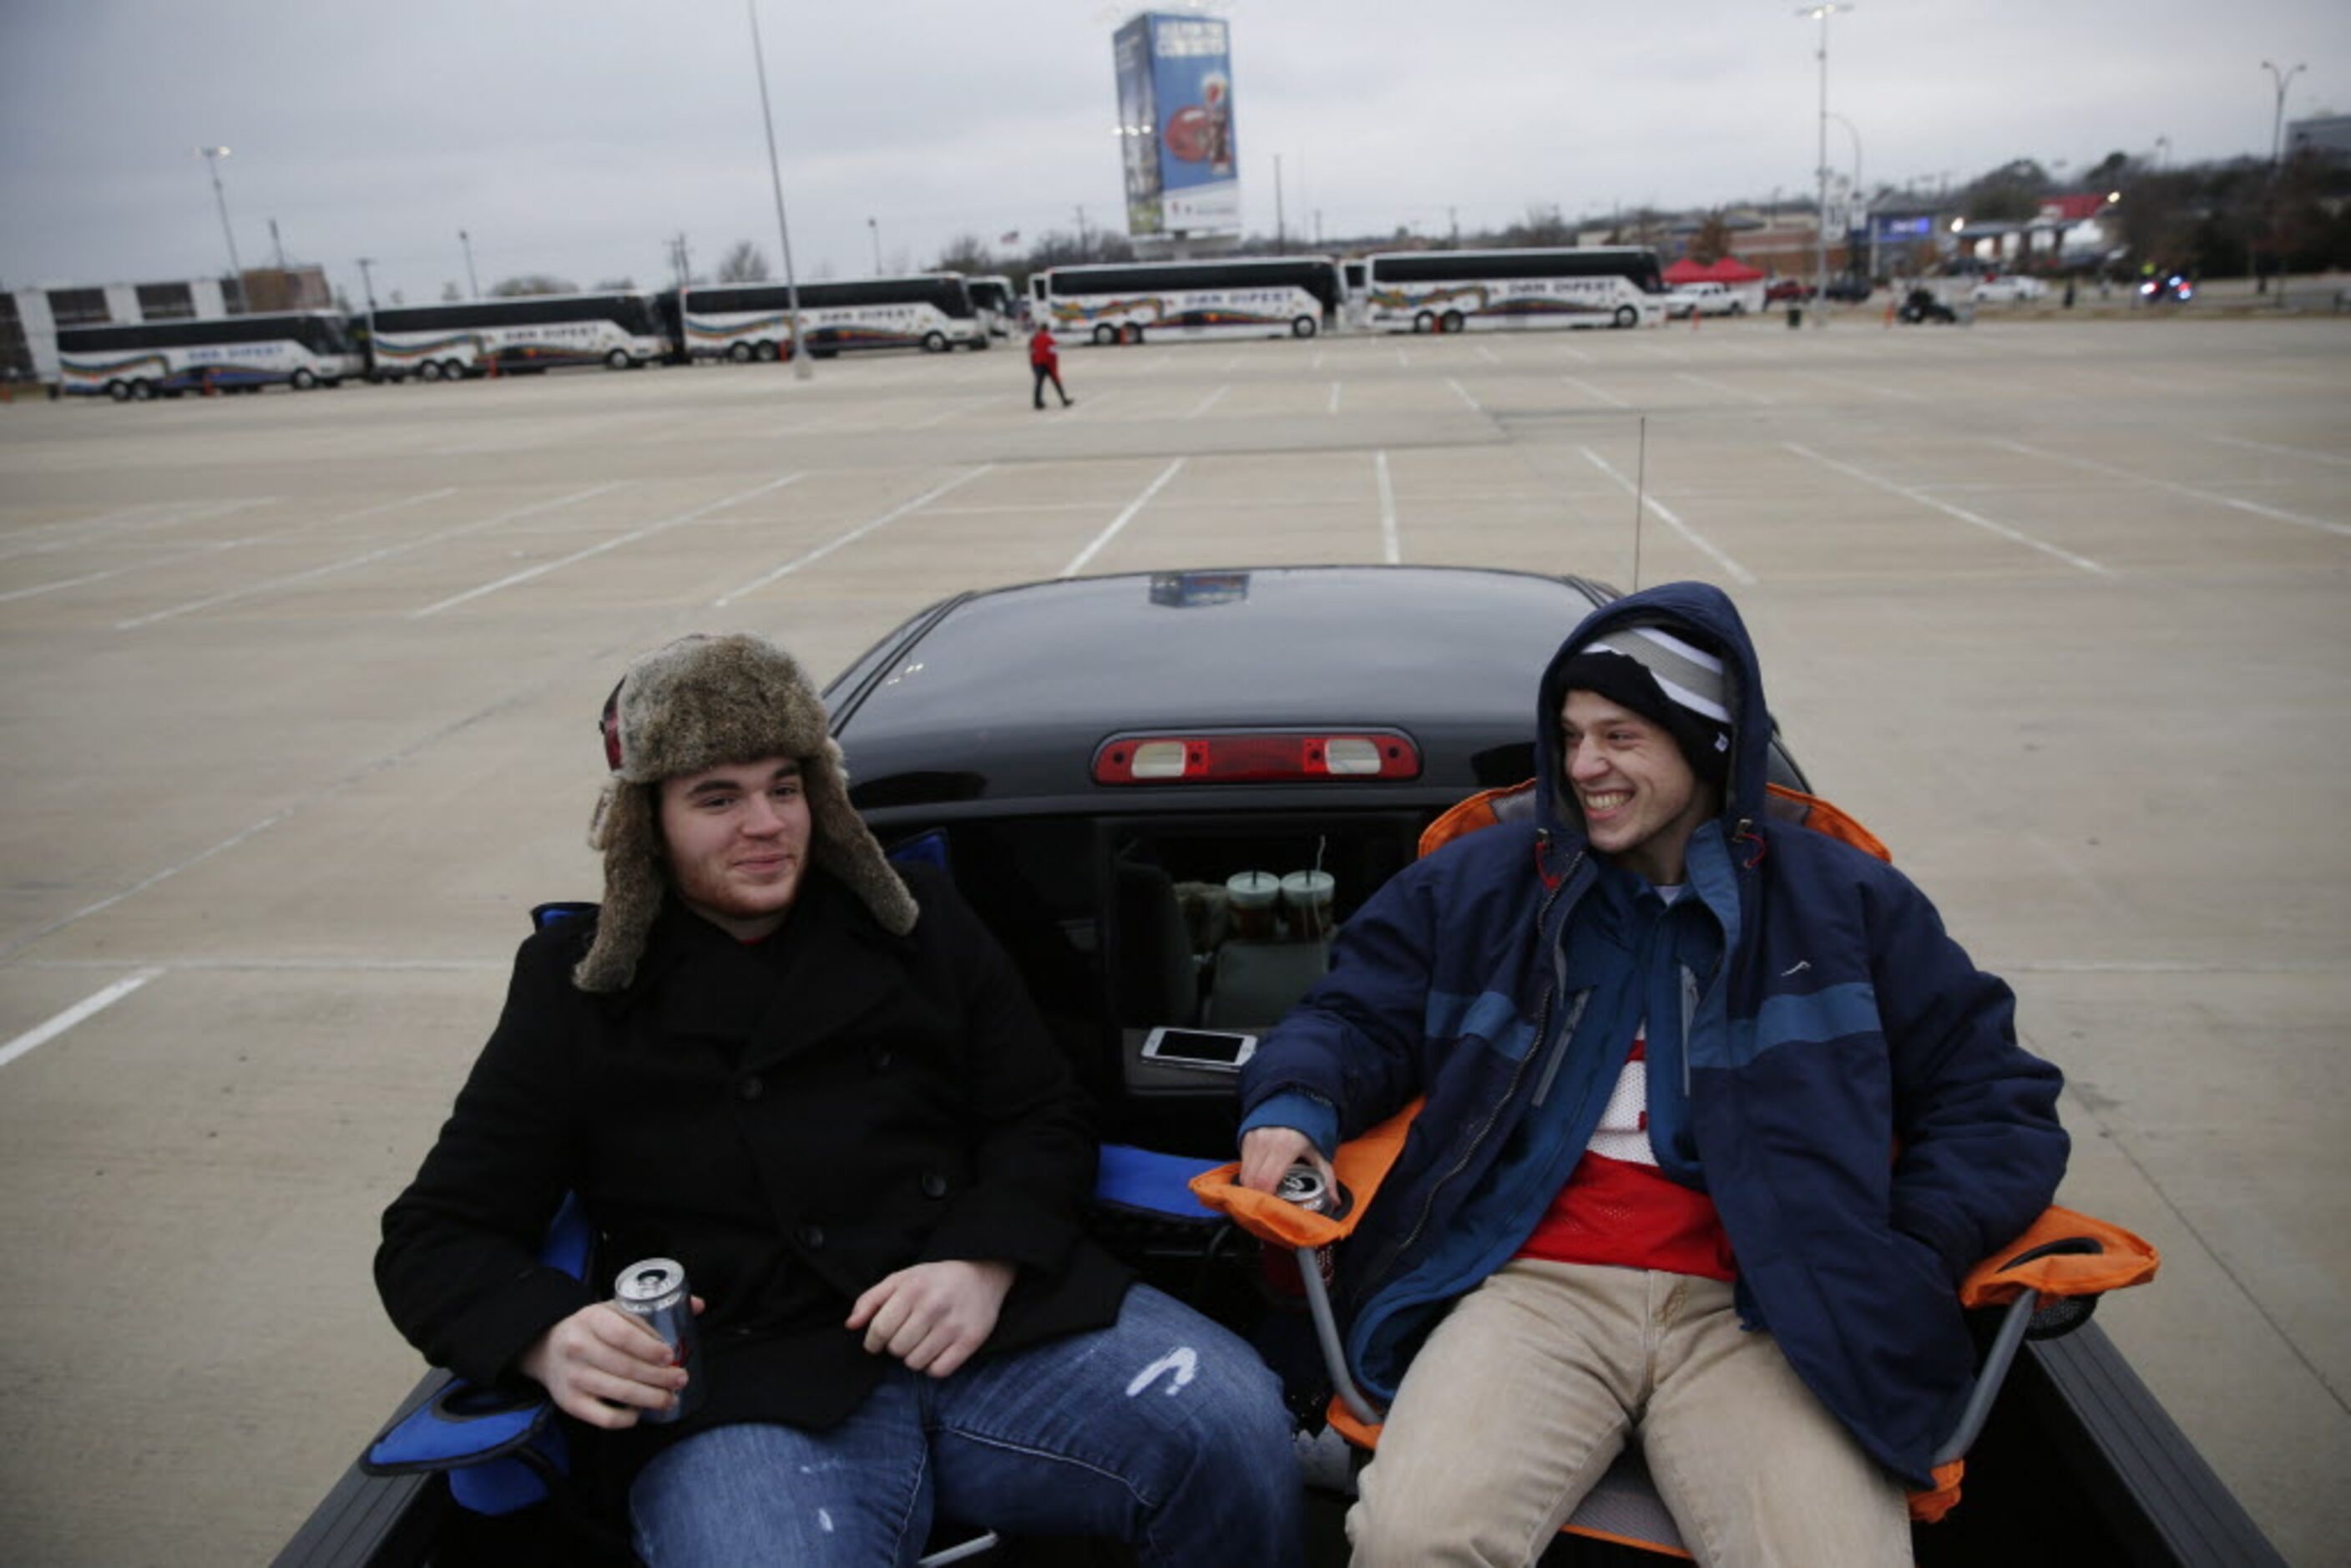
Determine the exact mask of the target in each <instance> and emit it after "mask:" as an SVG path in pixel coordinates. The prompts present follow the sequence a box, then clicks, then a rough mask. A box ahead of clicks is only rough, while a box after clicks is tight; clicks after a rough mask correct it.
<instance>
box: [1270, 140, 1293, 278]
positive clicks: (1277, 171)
mask: <svg viewBox="0 0 2351 1568" xmlns="http://www.w3.org/2000/svg"><path fill="white" fill-rule="evenodd" d="M1289 250H1290V234H1289V229H1288V226H1287V225H1285V224H1283V222H1282V219H1281V154H1280V153H1279V152H1277V153H1275V154H1274V155H1273V254H1274V255H1276V256H1284V255H1287V254H1288V253H1289Z"/></svg>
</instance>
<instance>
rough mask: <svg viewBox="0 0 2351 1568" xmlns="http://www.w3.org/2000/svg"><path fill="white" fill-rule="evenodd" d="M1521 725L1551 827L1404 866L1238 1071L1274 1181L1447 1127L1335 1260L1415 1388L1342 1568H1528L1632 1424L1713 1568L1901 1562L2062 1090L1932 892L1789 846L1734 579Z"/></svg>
mask: <svg viewBox="0 0 2351 1568" xmlns="http://www.w3.org/2000/svg"><path fill="white" fill-rule="evenodd" d="M1535 719H1536V724H1537V729H1538V734H1539V736H1540V741H1539V744H1538V747H1537V749H1536V756H1537V758H1539V761H1538V764H1537V765H1538V767H1539V768H1540V769H1541V782H1540V784H1539V785H1538V787H1537V789H1535V791H1534V792H1533V799H1532V800H1531V801H1530V802H1529V809H1528V810H1526V811H1525V812H1524V813H1523V814H1522V815H1520V816H1519V817H1516V818H1514V819H1512V820H1509V821H1499V822H1497V823H1496V824H1495V825H1492V826H1489V827H1486V828H1483V829H1481V830H1480V831H1475V832H1471V833H1468V835H1467V836H1466V837H1463V838H1461V839H1459V840H1458V841H1455V842H1453V843H1450V844H1447V846H1446V847H1444V848H1442V849H1439V850H1437V851H1436V852H1434V853H1431V854H1430V855H1428V856H1427V857H1426V858H1424V859H1422V860H1420V861H1418V862H1416V863H1415V864H1414V865H1412V866H1410V867H1407V868H1406V869H1405V871H1403V872H1401V873H1398V874H1397V875H1396V876H1395V877H1394V878H1393V879H1391V880H1390V881H1389V882H1388V883H1387V884H1386V885H1385V886H1384V887H1383V888H1382V889H1381V890H1380V892H1379V893H1378V894H1375V895H1374V897H1373V898H1372V899H1371V900H1370V901H1369V902H1367V903H1366V904H1364V906H1363V908H1362V909H1361V910H1359V911H1358V912H1357V913H1356V914H1355V915H1354V917H1353V919H1351V920H1350V921H1349V922H1348V923H1347V924H1346V925H1345V926H1343V928H1342V929H1341V932H1340V935H1339V939H1338V943H1337V946H1336V947H1335V949H1334V950H1333V954H1332V958H1333V965H1332V970H1331V972H1330V974H1329V975H1327V976H1326V977H1324V978H1323V979H1322V980H1321V981H1319V982H1318V983H1317V984H1316V986H1315V987H1314V988H1313V989H1312V990H1311V991H1309V992H1308V993H1307V995H1306V997H1305V998H1304V1000H1303V1001H1302V1002H1301V1003H1300V1005H1299V1007H1298V1008H1297V1009H1296V1010H1294V1011H1293V1012H1291V1013H1290V1016H1289V1017H1288V1018H1287V1019H1283V1021H1282V1022H1281V1024H1280V1026H1279V1027H1278V1028H1276V1029H1275V1030H1273V1031H1272V1033H1271V1034H1270V1036H1268V1037H1267V1038H1266V1040H1264V1041H1263V1042H1262V1043H1261V1044H1260V1045H1259V1049H1258V1051H1257V1054H1256V1055H1255V1056H1254V1057H1253V1058H1252V1059H1251V1060H1250V1061H1249V1065H1248V1066H1247V1067H1245V1068H1244V1069H1243V1070H1242V1075H1241V1090H1242V1105H1243V1120H1242V1123H1241V1126H1242V1142H1241V1172H1240V1178H1241V1181H1242V1183H1243V1185H1245V1186H1250V1187H1253V1188H1256V1189H1258V1190H1260V1191H1271V1190H1273V1187H1274V1186H1275V1184H1276V1183H1277V1182H1278V1181H1279V1180H1280V1176H1281V1174H1282V1172H1283V1171H1284V1170H1285V1169H1287V1168H1288V1167H1289V1166H1290V1164H1291V1163H1292V1162H1293V1161H1296V1160H1299V1159H1301V1158H1314V1157H1322V1158H1327V1157H1328V1156H1329V1155H1331V1154H1332V1152H1333V1151H1334V1149H1335V1147H1336V1145H1337V1141H1338V1140H1339V1139H1340V1138H1341V1137H1345V1136H1353V1135H1354V1134H1358V1133H1360V1132H1362V1131H1364V1129H1366V1128H1368V1127H1370V1126H1372V1125H1373V1124H1375V1123H1377V1122H1380V1121H1382V1120H1383V1119H1384V1118H1386V1117H1388V1116H1389V1115H1391V1114H1393V1113H1395V1112H1396V1111H1398V1110H1399V1109H1400V1108H1401V1107H1402V1106H1404V1105H1405V1103H1406V1102H1408V1101H1409V1100H1411V1099H1413V1098H1414V1097H1415V1096H1426V1105H1425V1106H1424V1108H1423V1109H1422V1110H1421V1112H1420V1113H1419V1116H1418V1118H1417V1120H1416V1121H1415V1122H1414V1123H1413V1124H1412V1129H1411V1133H1410V1135H1409V1136H1408V1138H1407V1139H1406V1140H1405V1145H1404V1149H1403V1153H1402V1155H1400V1156H1399V1158H1398V1160H1397V1162H1396V1164H1395V1167H1394V1168H1393V1169H1392V1170H1390V1171H1389V1172H1388V1173H1387V1176H1386V1178H1385V1180H1384V1183H1383V1185H1382V1186H1381V1189H1380V1192H1379V1199H1378V1202H1377V1203H1375V1204H1374V1205H1373V1206H1372V1207H1371V1208H1370V1209H1369V1211H1368V1212H1367V1213H1366V1215H1365V1216H1364V1219H1363V1221H1362V1223H1361V1225H1360V1226H1359V1228H1357V1229H1356V1231H1355V1233H1354V1235H1353V1238H1352V1239H1350V1241H1349V1243H1348V1246H1347V1248H1346V1249H1343V1251H1342V1252H1341V1254H1340V1255H1339V1259H1338V1262H1337V1276H1336V1279H1335V1281H1334V1286H1333V1298H1334V1301H1335V1302H1336V1304H1337V1306H1338V1308H1339V1311H1340V1314H1341V1329H1342V1333H1343V1335H1344V1341H1345V1345H1346V1350H1347V1354H1348V1358H1349V1361H1350V1363H1351V1364H1352V1367H1353V1372H1354V1374H1355V1376H1356V1378H1357V1380H1358V1381H1359V1382H1360V1383H1361V1384H1363V1385H1364V1386H1365V1388H1366V1389H1367V1390H1369V1391H1370V1392H1371V1393H1372V1394H1373V1395H1374V1396H1375V1397H1391V1396H1392V1397H1393V1403H1392V1405H1391V1406H1389V1409H1388V1412H1387V1418H1386V1425H1385V1427H1384V1431H1383V1433H1382V1437H1381V1441H1380V1446H1379V1449H1378V1452H1377V1455H1376V1457H1375V1458H1374V1459H1373V1461H1372V1464H1371V1467H1370V1469H1366V1470H1365V1471H1364V1474H1363V1477H1362V1481H1361V1493H1360V1500H1359V1501H1358V1502H1357V1503H1356V1505H1355V1508H1354V1510H1353V1511H1352V1512H1351V1513H1350V1514H1349V1516H1348V1520H1347V1526H1348V1534H1349V1536H1350V1537H1351V1539H1352V1540H1353V1542H1354V1546H1355V1559H1354V1561H1355V1563H1356V1564H1357V1565H1358V1568H1365V1565H1373V1568H1379V1565H1386V1564H1398V1565H1409V1568H1425V1565H1426V1564H1433V1563H1462V1564H1467V1563H1481V1564H1482V1563H1528V1562H1531V1561H1532V1560H1533V1559H1534V1558H1535V1557H1536V1556H1538V1555H1540V1554H1541V1551H1542V1549H1543V1546H1544V1543H1545V1542H1548V1541H1549V1540H1550V1538H1551V1536H1552V1534H1553V1533H1555V1532H1556V1531H1558V1529H1559V1527H1560V1524H1561V1522H1562V1521H1563V1520H1565V1519H1566V1518H1567V1517H1568V1515H1569V1514H1570V1513H1571V1512H1573V1510H1574V1508H1575V1506H1576V1504H1577V1503H1578V1502H1579V1501H1581V1500H1582V1499H1583V1496H1584V1494H1585V1493H1586V1492H1587V1491H1588V1490H1590V1489H1591V1488H1592V1487H1593V1484H1594V1483H1595V1482H1597V1481H1598V1480H1599V1479H1600V1477H1601V1476H1602V1474H1603V1473H1604V1471H1605V1470H1606V1469H1607V1468H1608V1466H1609V1464H1610V1462H1611V1461H1612V1460H1613V1459H1614V1458H1615V1456H1616V1454H1617V1453H1618V1452H1619V1451H1620V1450H1621V1449H1622V1448H1624V1447H1625V1443H1626V1441H1627V1439H1628V1437H1633V1436H1634V1435H1635V1434H1637V1440H1638V1441H1639V1443H1640V1445H1641V1447H1642V1449H1643V1451H1644V1452H1645V1454H1646V1458H1647V1460H1648V1468H1649V1471H1650V1474H1651V1475H1652V1476H1653V1477H1654V1478H1655V1479H1656V1485H1657V1489H1658V1491H1659V1492H1660V1494H1661V1495H1662V1496H1663V1498H1664V1500H1665V1502H1666V1505H1667V1508H1668V1509H1670V1510H1671V1511H1672V1513H1673V1515H1674V1518H1675V1520H1676V1521H1677V1523H1678V1524H1679V1526H1680V1528H1681V1531H1682V1534H1683V1537H1684V1539H1685V1540H1686V1541H1687V1542H1688V1543H1689V1545H1690V1546H1691V1548H1692V1550H1693V1551H1694V1552H1696V1554H1697V1556H1698V1561H1699V1562H1701V1563H1710V1564H1755V1565H1761V1564H1767V1563H1803V1564H1806V1565H1807V1568H1845V1565H1849V1568H1884V1565H1885V1564H1887V1563H1907V1562H1908V1561H1909V1560H1910V1536H1909V1528H1908V1524H1907V1518H1906V1512H1907V1511H1906V1508H1905V1503H1904V1496H1903V1493H1904V1488H1905V1485H1906V1483H1907V1485H1909V1486H1913V1487H1920V1488H1924V1487H1927V1486H1928V1485H1929V1484H1931V1482H1930V1477H1931V1473H1932V1471H1933V1469H1934V1468H1935V1467H1934V1461H1933V1456H1934V1453H1935V1449H1936V1447H1937V1445H1938V1442H1939V1440H1940V1439H1941V1438H1943V1437H1945V1436H1946V1435H1948V1433H1949V1430H1950V1427H1951V1426H1952V1424H1953V1421H1954V1419H1955V1417H1956V1416H1957V1413H1958V1411H1959V1408H1960V1406H1962V1404H1963V1403H1964V1402H1965V1400H1966V1397H1967V1395H1968V1393H1969V1391H1970V1386H1971V1384H1972V1382H1973V1377H1974V1371H1975V1356H1974V1352H1973V1348H1972V1346H1971V1343H1970V1339H1969V1335H1968V1331H1967V1326H1966V1324H1965V1322H1963V1320H1962V1318H1961V1316H1960V1310H1959V1282H1960V1281H1961V1280H1962V1279H1963V1278H1964V1277H1965V1275H1966V1273H1967V1271H1968V1270H1969V1269H1970V1267H1971V1266H1972V1265H1973V1264H1974V1263H1975V1262H1976V1261H1977V1260H1979V1259H1980V1258H1982V1257H1983V1256H1985V1255H1986V1254H1987V1253H1990V1252H1991V1251H1992V1250H1993V1249H1996V1248H1998V1247H2000V1246H2001V1244H2002V1243H2004V1242H2006V1241H2008V1240H2010V1239H2012V1238H2014V1237H2015V1236H2017V1235H2018V1234H2020V1233H2021V1232H2022V1231H2023V1230H2024V1228H2025V1227H2026V1226H2027V1225H2028V1224H2030V1223H2031V1222H2032V1219H2033V1218H2035V1217H2036V1216H2038V1215H2039V1214H2040V1213H2041V1211H2042V1209H2043V1207H2045V1206H2046V1205H2047V1204H2048V1202H2049V1200H2050V1197H2051V1196H2052V1195H2053V1193H2054V1192H2055V1190H2056V1186H2057V1182H2058V1178H2059V1176H2061V1175H2062V1174H2063V1173H2064V1168H2065V1157H2066V1152H2067V1143H2066V1137H2065V1134H2064V1131H2063V1130H2062V1129H2060V1127H2059V1126H2058V1124H2057V1116H2056V1099H2057V1092H2058V1088H2059V1082H2060V1080H2059V1075H2058V1072H2057V1070H2056V1069H2055V1068H2053V1067H2052V1066H2051V1065H2050V1064H2049V1063H2047V1062H2045V1061H2041V1060H2039V1059H2038V1058H2036V1057H2034V1056H2032V1055H2030V1054H2029V1053H2027V1052H2026V1051H2023V1050H2022V1048H2021V1047H2020V1046H2019V1045H2018V1043H2017V1040H2016V1033H2015V1029H2014V1025H2013V1020H2012V1017H2011V1014H2012V1010H2013V1008H2014V1001H2015V998H2013V996H2012V995H2011V993H2010V991H2009V988H2008V987H2007V986H2005V985H2004V984H2002V983H2001V981H2000V980H1998V979H1997V978H1995V977H1992V976H1991V975H1988V974H1985V973H1983V972H1982V971H1980V970H1979V969H1978V968H1976V967H1975V966H1974V964H1973V963H1971V962H1970V960H1969V958H1968V956H1967V955H1966V954H1965V953H1964V952H1962V951H1961V950H1960V948H1959V945H1958V944H1957V943H1955V942H1953V941H1952V940H1951V939H1950V937H1949V936H1947V935H1945V933H1944V930H1943V925H1942V922H1941V920H1940V919H1939V918H1938V916H1937V915H1936V913H1935V909H1934V906H1933V905H1932V904H1929V903H1928V900H1927V898H1926V896H1925V894H1922V893H1920V892H1919V891H1918V889H1917V887H1915V886H1914V885H1912V884H1911V883H1910V882H1909V881H1908V879H1907V878H1906V877H1904V876H1903V875H1902V874H1901V873H1898V872H1896V870H1895V869H1894V868H1893V867H1892V866H1891V865H1888V864H1886V862H1882V861H1880V860H1877V859H1876V858H1875V857H1873V856H1871V855H1869V854H1867V853H1865V852H1864V851H1862V850H1860V849H1857V848H1855V847H1854V846H1853V845H1851V844H1847V843H1840V842H1838V841H1835V840H1834V839H1832V838H1831V837H1829V836H1828V835H1827V834H1825V833H1823V832H1814V831H1811V830H1809V829H1806V828H1802V827H1796V826H1793V825H1789V824H1782V823H1779V822H1775V821H1771V820H1769V819H1768V818H1767V816H1766V812H1765V783H1764V775H1765V767H1766V757H1767V752H1768V748H1769V745H1770V740H1771V716H1770V714H1769V712H1768V710H1767V709H1766V707H1765V706H1764V701H1763V690H1762V677H1761V670H1760V668H1759V665H1758V664H1757V661H1756V657H1755V651H1754V647H1753V644H1752V643H1751V642H1750V640H1749V637H1748V634H1747V631H1746V628H1745V626H1744V625H1743V624H1742V623H1741V622H1740V617H1739V613H1738V611H1737V610H1736V609H1735V608H1734V607H1733V606H1732V604H1731V602H1730V601H1729V599H1728V598H1726V597H1725V596H1724V595H1723V594H1722V593H1721V592H1719V591H1717V590H1715V589H1713V588H1711V587H1708V585H1706V584H1703V583H1671V584H1667V585H1666V586H1664V587H1661V588H1656V589H1651V590H1649V591H1645V592H1642V593H1637V594H1635V595H1633V596H1632V597H1630V598H1627V599H1623V600H1619V601H1616V602H1615V603H1614V604H1611V605H1609V606H1607V607H1605V608H1604V609H1601V610H1598V611H1595V612H1593V613H1592V615H1590V616H1589V617H1588V618H1586V620H1585V621H1584V622H1583V625H1581V626H1579V627H1578V628H1576V630H1575V631H1574V632H1573V634H1572V635H1570V636H1569V638H1568V639H1567V641H1566V642H1565V643H1563V644H1562V645H1561V647H1560V649H1559V651H1558V653H1556V654H1555V655H1554V656H1553V658H1552V663H1551V665H1550V667H1549V668H1548V669H1546V670H1545V671H1544V673H1543V676H1542V681H1541V688H1540V695H1539V697H1538V701H1537V709H1536V715H1535Z"/></svg>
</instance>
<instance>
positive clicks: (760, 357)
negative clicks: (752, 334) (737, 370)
mask: <svg viewBox="0 0 2351 1568" xmlns="http://www.w3.org/2000/svg"><path fill="white" fill-rule="evenodd" d="M740 347H741V348H742V350H743V357H744V358H745V359H747V360H757V361H759V362H760V363H761V364H763V365H772V364H774V363H775V362H776V361H777V360H778V359H779V358H781V357H782V354H783V350H780V349H778V348H777V347H776V346H775V345H774V344H773V343H769V342H766V341H761V342H757V343H745V344H742V345H740Z"/></svg>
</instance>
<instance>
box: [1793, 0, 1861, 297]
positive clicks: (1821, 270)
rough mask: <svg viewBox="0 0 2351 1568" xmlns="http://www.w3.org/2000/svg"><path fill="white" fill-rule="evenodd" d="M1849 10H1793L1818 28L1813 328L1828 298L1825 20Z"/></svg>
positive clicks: (1832, 7) (1846, 7)
mask: <svg viewBox="0 0 2351 1568" xmlns="http://www.w3.org/2000/svg"><path fill="white" fill-rule="evenodd" d="M1852 9H1853V7H1852V6H1851V5H1839V4H1834V0H1832V3H1829V4H1823V5H1800V6H1798V7H1797V8H1796V15H1797V16H1802V17H1805V18H1807V19H1808V20H1812V21H1817V22H1818V23H1820V25H1821V47H1820V51H1819V58H1820V62H1821V135H1820V160H1819V162H1818V163H1816V164H1815V165H1814V167H1813V173H1814V174H1815V175H1817V176H1818V177H1819V181H1820V193H1819V195H1818V196H1817V197H1816V198H1815V200H1816V202H1817V205H1815V206H1814V207H1813V214H1814V221H1813V231H1814V238H1815V240H1816V242H1817V244H1816V246H1815V250H1816V252H1817V255H1816V257H1815V266H1816V269H1817V272H1818V277H1816V278H1815V279H1814V282H1813V287H1814V289H1815V292H1814V294H1813V325H1814V326H1816V327H1825V326H1827V325H1828V324H1829V318H1828V310H1827V306H1828V296H1829V18H1830V17H1831V16H1835V15H1836V14H1837V13H1838V12H1840V11H1850V10H1852Z"/></svg>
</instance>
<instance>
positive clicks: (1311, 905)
mask: <svg viewBox="0 0 2351 1568" xmlns="http://www.w3.org/2000/svg"><path fill="white" fill-rule="evenodd" d="M1338 886H1339V883H1338V879H1337V878H1336V877H1334V876H1332V874H1331V873H1329V872H1327V871H1294V872H1291V873H1290V874H1289V875H1288V876H1285V877H1283V878H1282V879H1281V907H1282V912H1283V913H1284V914H1285V915H1288V916H1289V917H1290V936H1293V937H1296V938H1298V939H1299V940H1300V941H1310V942H1311V941H1313V940H1315V939H1317V938H1319V937H1323V936H1329V935H1331V899H1332V894H1335V893H1336V892H1337V891H1338Z"/></svg>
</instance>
